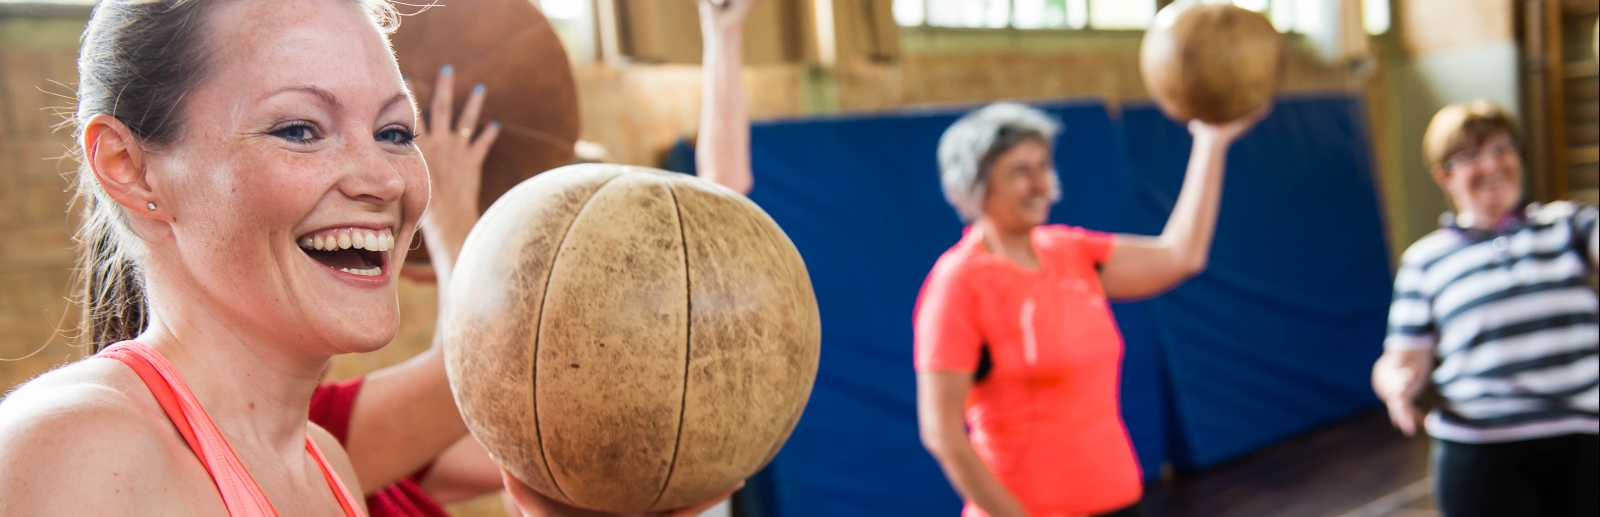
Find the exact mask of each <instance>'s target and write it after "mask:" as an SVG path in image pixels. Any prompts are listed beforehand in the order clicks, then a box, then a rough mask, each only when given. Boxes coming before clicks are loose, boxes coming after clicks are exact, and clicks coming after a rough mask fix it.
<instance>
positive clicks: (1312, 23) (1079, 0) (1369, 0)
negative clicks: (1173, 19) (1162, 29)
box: [894, 0, 1391, 35]
mask: <svg viewBox="0 0 1600 517" xmlns="http://www.w3.org/2000/svg"><path fill="white" fill-rule="evenodd" d="M1232 2H1233V4H1234V5H1237V6H1239V7H1243V8H1245V9H1250V10H1252V11H1257V12H1260V13H1263V14H1266V15H1267V17H1268V18H1270V19H1271V20H1272V24H1273V25H1274V26H1276V27H1277V28H1278V30H1280V31H1283V32H1300V33H1305V32H1317V31H1318V30H1319V29H1320V28H1321V26H1322V25H1323V24H1324V23H1329V22H1332V21H1333V19H1334V18H1335V17H1336V16H1337V13H1338V9H1339V7H1340V0H1232ZM1389 2H1390V0H1362V2H1361V10H1362V13H1361V19H1362V25H1363V26H1365V27H1366V30H1367V33H1368V34H1373V35H1377V34H1383V33H1385V32H1388V30H1389V25H1390V21H1391V20H1390V12H1389V10H1390V7H1389ZM1168 3H1170V2H1166V1H1160V2H1158V0H894V19H895V22H896V23H898V24H900V26H902V27H961V28H987V29H1008V28H1009V29H1109V30H1139V29H1145V28H1148V27H1149V26H1150V21H1151V20H1152V19H1153V18H1155V14H1156V9H1157V8H1158V7H1159V5H1166V4H1168ZM1158 4H1159V5H1158Z"/></svg>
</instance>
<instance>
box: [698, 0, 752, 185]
mask: <svg viewBox="0 0 1600 517" xmlns="http://www.w3.org/2000/svg"><path fill="white" fill-rule="evenodd" d="M753 4H755V1H754V0H700V34H701V39H702V40H703V41H704V45H705V57H704V61H703V62H702V64H701V65H702V66H701V68H702V69H703V70H704V82H703V85H702V89H701V91H702V92H703V93H702V95H701V101H700V102H701V108H700V135H699V137H698V140H697V145H698V147H699V148H698V149H696V152H695V168H696V169H697V170H699V176H700V177H701V178H703V179H706V180H709V181H711V182H713V183H717V184H720V185H722V186H724V187H728V188H731V189H733V190H734V191H736V192H738V193H740V194H749V193H750V189H751V187H753V186H754V181H755V180H754V178H753V177H752V176H751V173H750V116H749V114H748V113H747V111H746V108H745V103H744V83H743V82H741V81H742V79H741V76H740V74H739V71H740V70H741V69H742V68H743V64H744V52H743V48H742V47H741V42H742V40H743V36H744V17H745V15H746V14H748V13H749V12H750V6H751V5H753Z"/></svg>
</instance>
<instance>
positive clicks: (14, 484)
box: [0, 359, 187, 515]
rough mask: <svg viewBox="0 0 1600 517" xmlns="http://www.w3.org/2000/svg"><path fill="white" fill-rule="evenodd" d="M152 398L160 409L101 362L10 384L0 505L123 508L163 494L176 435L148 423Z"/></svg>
mask: <svg viewBox="0 0 1600 517" xmlns="http://www.w3.org/2000/svg"><path fill="white" fill-rule="evenodd" d="M141 396H142V397H143V398H142V399H141V398H140V397H141ZM152 405H154V406H155V410H156V411H159V410H160V409H159V405H156V403H155V400H154V398H153V397H152V396H150V395H149V392H148V391H147V390H145V388H144V384H143V383H142V382H140V381H139V379H138V377H137V376H136V375H135V374H134V373H133V372H132V370H129V369H127V367H125V366H123V365H121V364H120V363H116V362H115V361H112V360H106V359H87V360H83V361H79V362H77V363H74V364H71V365H68V366H65V367H62V368H59V369H57V370H55V371H52V372H50V373H46V374H44V375H41V376H39V377H38V378H35V379H33V380H32V381H29V382H28V383H27V384H24V385H22V386H21V387H19V388H17V389H16V390H15V391H13V392H12V393H10V394H9V395H7V396H6V398H5V399H4V400H3V401H0V508H3V509H4V510H5V513H8V514H14V515H89V514H106V513H119V514H125V513H126V512H127V511H128V510H129V509H131V508H154V507H157V506H153V503H160V502H164V501H169V500H170V498H171V497H172V496H173V495H175V494H173V493H172V490H171V489H172V488H173V485H172V483H171V482H172V481H176V480H178V478H177V477H175V476H176V475H177V474H179V472H178V471H177V469H176V462H175V461H174V458H175V456H174V454H172V452H171V447H172V443H171V437H169V436H167V434H171V435H176V432H175V431H172V430H171V429H170V426H168V428H165V429H164V428H162V427H160V426H159V423H160V421H159V420H152V418H151V415H150V414H149V413H150V406H152ZM180 440H181V438H180ZM180 444H181V442H180ZM184 447H185V449H186V448H187V446H184Z"/></svg>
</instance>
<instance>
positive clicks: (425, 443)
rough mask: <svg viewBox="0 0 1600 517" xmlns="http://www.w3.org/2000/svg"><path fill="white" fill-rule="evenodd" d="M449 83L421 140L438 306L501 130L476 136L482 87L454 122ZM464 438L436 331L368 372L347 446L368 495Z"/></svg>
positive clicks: (445, 78)
mask: <svg viewBox="0 0 1600 517" xmlns="http://www.w3.org/2000/svg"><path fill="white" fill-rule="evenodd" d="M452 83H453V78H452V77H451V75H450V74H449V73H448V71H445V72H441V73H440V76H439V80H438V83H437V85H436V86H435V88H434V92H435V93H434V98H433V101H432V105H431V107H430V108H429V112H430V114H431V115H432V120H429V121H428V122H427V123H426V124H419V127H418V131H417V133H418V134H417V138H416V142H417V145H418V146H419V147H421V148H422V153H423V157H424V158H426V159H427V161H428V176H429V183H430V185H431V188H432V195H431V197H430V200H429V207H428V213H427V214H426V215H425V216H424V217H423V219H422V235H423V240H424V242H426V245H427V246H428V255H429V257H430V258H431V259H432V261H433V268H434V272H435V275H436V277H437V279H438V286H439V304H440V305H443V304H446V303H449V300H446V299H445V293H446V292H447V291H448V286H449V285H450V278H451V270H452V269H453V268H454V266H455V259H456V256H457V255H459V254H460V253H461V245H462V243H464V242H465V241H466V239H467V233H468V232H470V231H471V230H472V225H473V224H475V223H477V220H478V187H479V183H480V182H481V177H480V176H481V171H482V168H483V159H484V157H485V156H487V155H488V152H489V146H490V145H492V144H493V143H494V139H495V137H496V136H498V134H499V125H498V124H495V123H491V124H488V125H487V126H486V127H485V128H483V130H482V131H481V132H477V133H476V135H475V138H474V134H473V132H474V131H475V130H477V129H478V114H479V110H480V109H481V108H482V107H483V97H484V91H483V90H482V89H481V88H474V90H473V93H472V95H470V96H469V97H468V100H467V105H466V107H465V108H464V109H463V110H462V112H461V117H460V120H459V121H453V120H452V119H453V117H452V116H451V106H450V99H452V97H451V95H452V90H453V84H452ZM466 436H467V427H466V423H465V422H463V421H462V420H461V413H460V410H459V409H457V408H456V403H455V398H454V397H453V396H452V395H451V393H450V382H449V379H448V378H447V377H446V375H445V368H444V351H443V350H442V349H441V348H440V346H439V342H438V339H437V334H436V335H435V340H434V343H433V346H432V347H430V348H429V349H428V350H427V351H426V352H423V353H422V354H420V355H418V356H416V357H413V358H411V359H410V360H408V361H406V362H404V363H401V364H399V365H396V366H392V367H389V368H384V369H382V370H378V371H376V372H372V373H371V374H368V375H367V378H366V380H365V381H364V382H363V383H362V387H361V391H360V393H359V394H357V395H356V400H355V404H354V406H353V409H352V412H351V415H350V430H349V436H348V437H347V438H346V446H345V448H346V450H348V451H349V453H350V462H351V464H353V465H355V468H356V475H357V477H358V478H359V479H360V480H361V489H362V492H364V493H369V494H370V493H372V492H374V491H376V490H378V489H381V488H383V487H386V486H389V485H390V484H392V483H394V482H395V481H398V480H400V479H402V478H404V477H406V476H408V475H411V473H413V472H416V471H417V470H418V469H420V468H422V466H423V465H426V464H428V462H430V461H433V460H434V458H435V457H437V456H439V455H440V454H441V453H443V452H444V451H445V450H446V449H447V448H449V447H450V446H451V445H452V444H455V443H456V442H457V441H458V440H461V439H462V438H463V437H466Z"/></svg>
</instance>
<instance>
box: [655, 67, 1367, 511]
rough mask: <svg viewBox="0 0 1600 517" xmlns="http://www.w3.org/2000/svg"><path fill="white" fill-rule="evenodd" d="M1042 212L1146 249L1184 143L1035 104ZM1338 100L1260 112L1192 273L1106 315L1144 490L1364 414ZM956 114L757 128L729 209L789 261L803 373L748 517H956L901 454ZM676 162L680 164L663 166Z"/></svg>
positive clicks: (1357, 223)
mask: <svg viewBox="0 0 1600 517" xmlns="http://www.w3.org/2000/svg"><path fill="white" fill-rule="evenodd" d="M1039 107H1040V108H1041V109H1044V110H1045V111H1047V112H1049V113H1051V114H1052V115H1054V116H1055V117H1057V118H1058V119H1060V120H1061V122H1062V123H1063V124H1064V126H1065V131H1063V132H1062V134H1061V135H1060V137H1059V138H1058V139H1057V142H1056V149H1055V153H1056V164H1057V168H1058V169H1059V171H1060V174H1061V180H1062V187H1063V188H1062V190H1063V199H1062V201H1061V203H1059V204H1058V205H1057V206H1056V208H1055V210H1054V211H1053V212H1052V214H1051V219H1052V221H1053V222H1060V223H1066V224H1072V225H1078V226H1083V227H1087V228H1090V229H1095V230H1102V231H1112V232H1133V233H1142V234H1150V235H1154V234H1157V233H1159V232H1160V230H1161V227H1162V225H1163V224H1164V223H1165V220H1166V216H1167V214H1168V213H1169V211H1170V210H1171V205H1172V203H1173V201H1174V200H1175V199H1176V196H1177V193H1178V191H1179V185H1180V183H1181V181H1182V178H1183V170H1184V165H1185V163H1186V162H1187V160H1188V155H1189V146H1190V142H1191V141H1190V139H1189V135H1188V133H1187V131H1186V130H1185V129H1184V128H1182V127H1180V126H1178V125H1176V124H1173V123H1172V122H1169V121H1167V120H1166V119H1165V118H1163V117H1162V116H1161V115H1160V114H1159V113H1158V112H1157V111H1156V110H1155V109H1154V108H1152V107H1149V106H1131V107H1127V108H1126V109H1125V110H1124V111H1123V112H1122V114H1121V116H1120V117H1118V118H1115V119H1114V118H1113V117H1111V116H1109V115H1108V113H1107V111H1106V109H1105V107H1104V106H1103V105H1102V104H1101V103H1098V102H1081V103H1066V104H1045V105H1039ZM1361 110H1362V107H1361V105H1360V102H1359V100H1358V99H1355V98H1353V97H1345V96H1327V97H1313V98H1294V99H1286V100H1281V101H1279V102H1278V104H1277V107H1276V109H1275V111H1274V112H1273V114H1272V115H1271V116H1270V117H1269V118H1268V119H1267V120H1265V121H1263V122H1262V124H1261V126H1259V127H1258V128H1256V129H1255V130H1254V131H1253V132H1252V133H1251V134H1250V135H1249V136H1247V137H1246V138H1244V139H1243V140H1242V141H1240V142H1239V143H1238V144H1236V145H1235V146H1234V148H1233V150H1232V152H1231V153H1230V154H1229V167H1228V173H1227V174H1228V175H1227V178H1226V183H1225V187H1224V190H1223V201H1222V211H1221V216H1220V219H1219V223H1218V230H1217V234H1216V242H1215V244H1214V246H1213V251H1212V256H1211V261H1210V265H1209V268H1208V269H1207V271H1206V272H1205V273H1204V274H1202V275H1200V276H1199V277H1197V278H1195V279H1193V280H1190V281H1189V282H1188V283H1186V284H1184V285H1183V286H1181V287H1179V288H1178V289H1176V290H1174V291H1173V292H1171V293H1168V294H1166V295H1163V296H1161V297H1158V298H1155V299H1153V300H1149V301H1143V302H1137V303H1120V304H1116V305H1115V306H1114V307H1113V310H1114V312H1115V313H1116V317H1117V322H1118V326H1119V328H1120V329H1121V330H1122V333H1123V337H1124V340H1125V343H1126V349H1127V351H1126V354H1125V356H1124V360H1123V372H1122V393H1121V396H1122V409H1123V418H1124V420H1125V422H1126V423H1127V426H1128V431H1129V433H1130V435H1131V436H1132V437H1133V441H1134V445H1135V448H1136V449H1137V451H1138V453H1139V460H1140V463H1141V465H1142V467H1143V468H1144V471H1145V474H1146V476H1147V477H1152V476H1154V475H1156V474H1158V472H1159V469H1160V466H1161V465H1162V464H1164V463H1167V462H1169V461H1170V462H1172V463H1173V464H1174V465H1176V466H1178V467H1180V468H1203V467H1207V466H1211V465H1215V464H1217V463H1219V462H1223V461H1226V460H1228V459H1231V458H1234V457H1237V456H1239V455H1241V454H1245V453H1247V452H1250V451H1252V450H1255V449H1258V448H1260V447H1262V446H1265V445H1268V444H1271V443H1274V442H1276V441H1278V440H1282V439H1284V438H1286V437H1289V436H1292V435H1295V434H1298V433H1302V432H1304V431H1307V430H1310V429H1312V428H1314V427H1316V426H1318V425H1321V424H1323V423H1326V422H1328V421H1330V420H1334V419H1338V418H1340V417H1344V416H1348V415H1350V414H1352V413H1354V412H1356V411H1359V410H1361V409H1363V408H1366V407H1370V406H1372V405H1374V404H1376V399H1375V398H1374V397H1373V395H1372V394H1371V392H1370V389H1369V388H1368V387H1367V386H1368V384H1367V372H1368V370H1369V369H1370V367H1371V364H1372V361H1373V360H1374V359H1376V357H1377V355H1378V354H1379V352H1380V342H1381V340H1382V337H1383V328H1384V315H1385V313H1386V311H1387V304H1388V301H1389V296H1390V276H1389V275H1390V273H1389V265H1388V259H1387V256H1388V255H1387V252H1386V249H1385V244H1384V233H1383V232H1384V230H1383V226H1382V221H1381V218H1380V214H1379V209H1378V203H1377V196H1376V190H1375V187H1374V184H1373V175H1372V166H1371V159H1370V156H1369V151H1368V148H1367V137H1366V133H1365V131H1366V130H1365V127H1364V122H1363V121H1364V116H1363V115H1362V111H1361ZM960 114H961V112H960V111H926V112H913V113H898V114H887V115H883V114H880V115H873V116H862V117H838V118H826V119H808V120H797V121H784V122H773V123H764V124H757V125H755V126H754V127H753V130H752V157H753V162H754V170H755V190H754V191H753V192H752V193H751V196H750V197H751V199H753V200H754V201H755V202H756V203H758V204H760V205H761V206H762V207H763V208H764V209H766V210H767V212H768V213H769V214H771V215H772V217H773V218H774V219H775V220H777V222H778V224H779V225H781V226H782V227H783V228H784V230H785V231H786V232H788V234H789V237H790V238H791V239H793V241H794V243H795V245H796V246H797V247H798V248H799V249H800V252H801V254H802V255H803V256H804V257H805V260H806V266H807V268H808V269H809V271H810V274H811V280H812V283H813V285H814V286H815V288H816V293H817V300H818V305H819V307H820V309H821V312H822V362H821V368H820V371H819V372H818V377H817V382H816V387H815V390H814V391H813V392H812V395H811V400H810V403H809V405H808V406H807V408H806V412H805V415H804V416H803V417H802V418H801V420H800V423H799V424H798V426H797V427H796V429H795V432H794V435H793V436H792V437H791V438H790V439H789V442H788V444H787V445H786V446H785V447H784V449H783V450H782V452H781V453H779V455H778V457H777V458H776V459H775V460H774V461H773V463H772V464H771V466H769V467H768V468H767V470H765V471H763V473H762V474H761V475H760V476H758V478H757V479H756V480H753V482H752V483H751V486H752V488H753V489H754V490H755V491H756V492H757V493H758V495H759V499H760V500H761V507H762V508H761V510H762V511H761V514H762V516H763V517H776V516H783V517H791V516H856V515H860V516H884V515H915V516H925V515H956V514H957V513H958V512H959V510H960V499H959V498H958V497H957V496H956V494H955V492H954V491H953V490H952V489H951V488H950V485H949V483H948V482H947V481H946V480H945V477H944V475H943V473H942V472H941V471H940V470H939V467H938V465H937V464H936V463H935V462H934V461H933V458H932V457H930V456H929V455H928V453H927V452H926V451H925V450H924V449H923V448H922V445H921V443H920V441H919V439H918V434H917V423H916V405H915V400H916V386H915V373H914V372H913V371H912V357H911V348H912V347H911V319H912V307H913V305H914V304H915V301H916V296H917V292H918V290H919V288H920V287H921V284H922V281H923V278H924V277H925V276H926V275H927V272H928V270H929V269H930V268H931V267H932V265H933V263H934V261H935V260H936V259H937V258H938V257H939V255H940V254H941V253H943V252H944V251H945V250H946V249H947V248H949V247H950V246H951V245H953V244H954V243H955V242H956V241H957V240H958V239H959V238H960V235H961V223H960V221H959V219H957V217H956V214H955V212H954V210H952V209H951V208H950V207H949V205H947V204H946V203H945V201H944V198H943V196H942V194H941V193H940V190H939V181H938V169H937V166H936V164H935V158H934V151H935V148H936V146H937V143H938V139H939V135H940V134H941V133H942V132H943V131H944V129H945V128H946V127H948V126H949V125H950V123H952V122H954V120H955V119H956V118H957V117H958V116H959V115H960ZM673 161H675V162H677V163H680V164H681V163H684V162H685V161H686V162H687V163H688V164H692V163H693V159H692V158H689V159H687V160H685V159H684V157H683V155H682V153H676V158H675V160H673Z"/></svg>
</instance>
